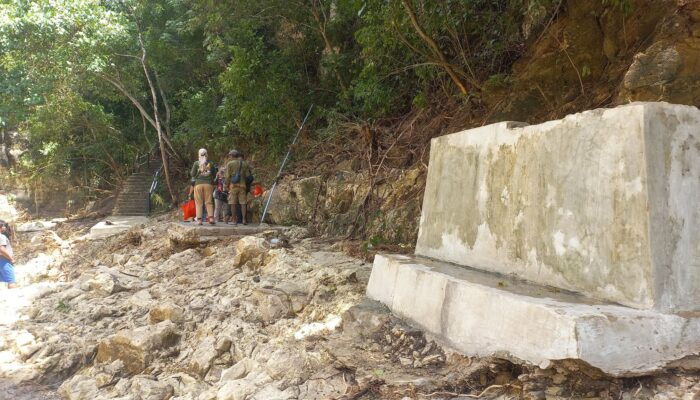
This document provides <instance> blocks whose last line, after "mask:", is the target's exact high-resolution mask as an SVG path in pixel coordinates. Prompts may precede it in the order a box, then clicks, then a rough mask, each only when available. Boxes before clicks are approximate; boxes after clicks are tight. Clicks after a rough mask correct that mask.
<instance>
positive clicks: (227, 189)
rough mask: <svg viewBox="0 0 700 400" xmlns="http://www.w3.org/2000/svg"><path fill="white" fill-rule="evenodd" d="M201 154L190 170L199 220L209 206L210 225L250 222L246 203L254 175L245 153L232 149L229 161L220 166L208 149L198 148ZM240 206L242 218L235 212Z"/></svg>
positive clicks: (202, 217) (196, 219) (198, 221)
mask: <svg viewBox="0 0 700 400" xmlns="http://www.w3.org/2000/svg"><path fill="white" fill-rule="evenodd" d="M198 156H199V157H198V159H197V161H195V162H194V164H193V165H192V169H191V171H190V177H191V178H192V181H191V183H192V187H193V190H192V192H193V194H194V202H195V207H196V210H197V214H196V218H195V221H196V223H197V224H198V225H202V223H203V222H204V216H203V214H204V211H205V210H204V209H206V215H207V217H206V220H207V222H208V223H209V224H211V225H214V224H216V222H217V221H219V222H225V223H230V224H234V225H236V224H238V223H239V222H241V223H243V225H247V224H248V218H247V207H246V204H247V200H248V192H249V191H250V188H251V187H252V184H253V180H254V177H253V170H252V168H251V167H250V165H249V164H248V163H247V162H246V161H245V160H244V155H243V153H242V152H240V151H238V150H231V151H230V152H229V153H228V158H227V161H226V162H225V163H224V165H223V166H221V167H217V166H216V164H215V163H214V162H213V161H211V160H210V159H209V158H208V154H207V150H206V149H199V153H198ZM237 207H240V213H241V219H240V221H239V219H238V216H237V213H236V212H235V210H236V208H237Z"/></svg>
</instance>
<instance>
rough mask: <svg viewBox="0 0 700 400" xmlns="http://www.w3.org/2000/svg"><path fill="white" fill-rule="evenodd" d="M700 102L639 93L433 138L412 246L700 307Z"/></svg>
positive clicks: (545, 278)
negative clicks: (655, 99) (642, 99)
mask: <svg viewBox="0 0 700 400" xmlns="http://www.w3.org/2000/svg"><path fill="white" fill-rule="evenodd" d="M699 128H700V110H698V109H697V108H695V107H689V106H678V105H670V104H667V103H633V104H630V105H626V106H621V107H618V108H615V109H600V110H593V111H588V112H584V113H581V114H575V115H570V116H567V117H566V118H564V119H562V120H558V121H552V122H547V123H544V124H540V125H535V126H525V125H524V124H522V123H513V122H504V123H499V124H494V125H490V126H486V127H482V128H477V129H472V130H468V131H464V132H460V133H456V134H453V135H447V136H442V137H438V138H435V139H433V141H432V144H431V153H430V165H429V172H428V181H427V187H426V190H425V197H424V201H423V211H422V216H421V224H420V232H419V236H418V242H417V246H416V254H418V255H422V256H426V257H431V258H434V259H438V260H443V261H449V262H453V263H457V264H460V265H465V266H471V267H474V268H478V269H482V270H486V271H493V272H499V273H504V274H513V275H516V276H518V277H521V278H524V279H527V280H530V281H532V282H536V283H540V284H544V285H552V286H556V287H560V288H564V289H568V290H572V291H577V292H580V293H583V294H585V295H587V296H591V297H595V298H598V299H602V300H606V301H612V302H617V303H620V304H624V305H628V306H632V307H636V308H640V309H656V310H665V311H697V310H700V201H699V199H700V133H698V132H700V129H699Z"/></svg>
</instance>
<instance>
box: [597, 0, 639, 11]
mask: <svg viewBox="0 0 700 400" xmlns="http://www.w3.org/2000/svg"><path fill="white" fill-rule="evenodd" d="M603 4H604V5H610V6H612V7H615V8H618V9H619V10H620V11H622V12H623V13H625V14H629V13H631V12H632V6H633V5H632V0H603Z"/></svg>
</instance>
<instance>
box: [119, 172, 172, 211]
mask: <svg viewBox="0 0 700 400" xmlns="http://www.w3.org/2000/svg"><path fill="white" fill-rule="evenodd" d="M160 166H161V164H160V163H159V162H155V161H152V162H151V163H150V165H149V166H147V167H146V166H144V167H143V168H141V171H139V172H136V173H133V174H132V175H131V176H129V178H127V180H126V183H124V186H123V187H122V190H121V191H120V192H119V195H118V196H117V202H116V204H115V206H114V210H113V211H112V215H118V216H132V215H133V216H137V215H143V216H147V215H148V213H149V209H148V196H149V194H148V191H149V189H150V188H151V183H152V182H153V175H154V174H155V173H156V171H157V170H158V169H159V168H160Z"/></svg>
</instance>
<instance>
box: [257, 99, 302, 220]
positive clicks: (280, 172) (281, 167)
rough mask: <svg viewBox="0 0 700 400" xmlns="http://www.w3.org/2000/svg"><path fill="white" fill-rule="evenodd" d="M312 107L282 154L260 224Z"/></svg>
mask: <svg viewBox="0 0 700 400" xmlns="http://www.w3.org/2000/svg"><path fill="white" fill-rule="evenodd" d="M312 108H314V105H313V104H312V105H311V107H309V111H307V112H306V116H305V117H304V120H303V121H301V126H299V130H298V131H297V134H296V136H294V140H293V141H292V144H290V145H289V150H287V155H286V156H284V160H282V165H280V170H279V172H277V176H276V177H275V182H274V183H273V184H272V187H271V188H270V195H269V196H267V201H266V202H265V208H264V209H263V213H262V217H260V223H261V224H262V223H263V222H265V215H266V214H267V209H268V207H269V206H270V202H271V201H272V195H273V194H274V193H275V188H276V187H277V181H278V180H279V178H280V176H282V170H283V169H284V166H285V164H287V160H289V155H290V154H291V153H292V147H294V143H296V142H297V138H299V134H300V133H301V130H302V129H303V128H304V124H305V123H306V119H307V118H309V115H310V114H311V109H312Z"/></svg>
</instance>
